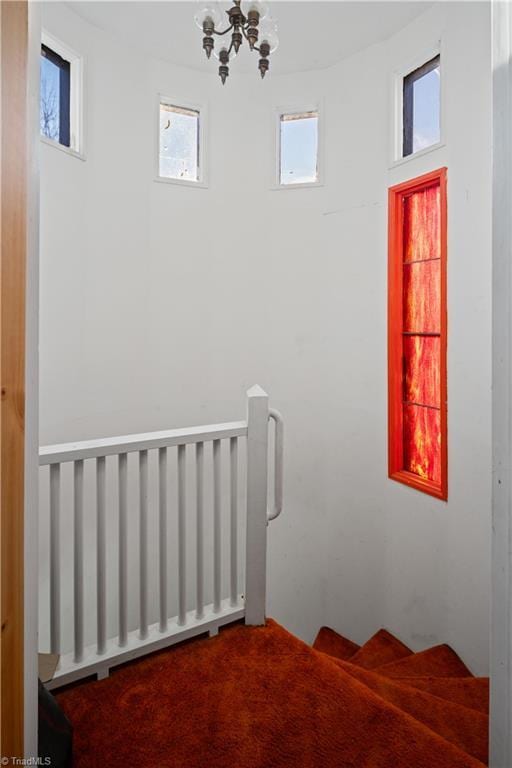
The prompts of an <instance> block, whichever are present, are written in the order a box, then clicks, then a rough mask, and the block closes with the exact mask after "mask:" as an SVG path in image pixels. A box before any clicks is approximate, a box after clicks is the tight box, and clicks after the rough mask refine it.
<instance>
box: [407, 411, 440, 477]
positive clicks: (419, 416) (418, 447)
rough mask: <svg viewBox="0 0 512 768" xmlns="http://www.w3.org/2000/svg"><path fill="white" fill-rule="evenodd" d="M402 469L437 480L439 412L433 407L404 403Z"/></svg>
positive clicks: (438, 465)
mask: <svg viewBox="0 0 512 768" xmlns="http://www.w3.org/2000/svg"><path fill="white" fill-rule="evenodd" d="M403 416H404V443H403V446H404V469H406V470H407V471H408V472H412V473H413V474H415V475H418V476H419V477H421V478H423V479H424V480H432V481H433V482H434V483H440V482H441V414H440V411H438V410H437V409H434V408H425V407H423V406H419V405H404V410H403Z"/></svg>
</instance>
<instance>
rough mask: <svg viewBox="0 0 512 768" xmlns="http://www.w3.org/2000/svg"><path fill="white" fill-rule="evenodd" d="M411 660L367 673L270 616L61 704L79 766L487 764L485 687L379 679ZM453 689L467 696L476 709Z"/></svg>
mask: <svg viewBox="0 0 512 768" xmlns="http://www.w3.org/2000/svg"><path fill="white" fill-rule="evenodd" d="M330 632H332V630H331V631H330ZM330 632H329V633H328V632H325V631H323V632H322V637H321V639H320V645H321V644H322V643H325V639H326V635H329V634H330ZM387 639H388V638H386V642H387ZM334 641H335V638H334V637H330V642H331V646H333V647H335V648H336V647H337V648H338V649H340V648H342V647H344V648H345V649H347V648H349V646H348V644H346V643H343V642H341V641H340V642H339V643H338V644H337V645H336V643H335V642H334ZM398 643H399V641H397V643H396V644H395V643H391V645H393V646H394V647H399V645H398ZM387 644H389V643H387ZM363 647H364V646H363ZM357 653H359V651H356V654H357ZM452 653H453V652H452ZM356 654H354V655H353V659H354V657H355V655H356ZM417 655H420V654H413V655H412V656H409V657H406V658H404V659H403V662H405V661H408V660H409V659H412V658H414V656H417ZM452 661H453V659H452ZM403 662H400V661H398V662H396V661H395V662H391V663H389V662H388V664H387V665H385V666H383V667H381V668H380V669H377V670H373V671H371V672H370V671H367V670H364V669H362V668H360V667H357V666H356V665H355V664H354V663H351V662H346V661H343V660H340V659H337V660H335V659H333V658H332V657H329V656H328V655H326V654H325V653H323V652H319V651H318V650H313V649H311V648H309V647H308V646H307V645H305V644H304V643H302V642H301V641H300V640H298V639H297V638H295V637H293V635H290V634H289V633H288V632H286V630H284V629H283V628H282V627H280V626H279V625H278V624H276V623H275V622H273V621H269V622H268V625H267V626H266V627H258V628H254V627H253V628H248V627H244V626H236V627H231V628H229V629H226V630H224V631H221V633H220V635H219V636H218V637H215V638H212V639H206V640H197V641H194V642H189V643H186V644H183V645H182V646H179V647H176V648H174V649H169V650H167V651H163V652H161V653H158V654H155V655H153V656H150V657H147V658H146V659H144V660H142V661H140V662H136V663H133V664H130V665H127V666H125V667H123V668H120V669H119V670H118V671H117V672H113V673H112V675H111V677H110V678H109V679H107V680H103V681H100V682H93V683H83V684H81V685H76V686H74V687H70V688H69V689H67V690H65V691H62V692H61V693H60V694H58V699H59V701H60V703H61V705H62V707H63V708H64V710H65V712H66V714H67V715H68V717H69V718H70V719H71V721H72V723H73V725H74V728H75V762H74V768H121V766H123V767H124V766H127V765H130V766H134V768H285V767H288V766H289V767H290V768H295V766H299V767H300V768H482V765H483V764H484V760H485V753H486V742H485V739H486V717H485V715H484V714H483V713H482V712H481V711H479V710H478V706H477V707H475V706H471V705H472V704H473V705H474V704H475V702H476V703H477V704H478V703H480V704H481V702H482V699H481V696H482V686H479V689H478V692H475V690H474V689H473V688H470V689H467V691H466V689H465V688H459V687H457V685H456V681H457V678H445V680H447V681H448V683H449V685H450V686H451V687H450V689H449V690H448V695H447V696H444V697H443V696H441V695H440V691H438V693H436V694H434V693H432V692H431V691H429V690H426V689H424V690H421V686H426V687H427V688H428V683H425V679H424V677H418V678H417V682H418V686H417V687H415V688H413V687H412V686H411V685H410V684H409V683H408V684H404V683H403V682H402V681H401V680H399V679H395V678H394V679H390V678H386V677H384V676H383V675H382V674H381V672H382V670H383V669H386V666H387V667H388V668H389V667H390V666H391V667H392V666H393V665H394V664H395V665H396V664H400V663H403ZM460 663H461V664H462V662H460ZM424 664H425V661H424V660H423V662H422V664H421V665H420V666H423V665H424ZM453 668H455V665H454V667H453ZM464 669H465V667H464ZM416 671H417V669H416V668H414V666H413V669H412V672H411V668H410V667H409V669H408V673H409V674H410V675H411V674H412V675H414V674H415V672H416ZM463 679H464V680H465V681H467V680H470V681H476V678H463ZM442 682H443V681H441V683H442ZM441 683H440V682H439V681H438V682H437V685H438V686H440V685H441ZM433 687H434V688H435V686H433ZM445 693H446V691H445ZM452 693H453V695H454V696H455V698H458V699H461V698H463V697H464V695H465V694H466V693H467V696H468V704H467V705H466V704H464V703H463V702H462V701H460V700H459V701H449V700H448V699H449V697H450V695H452ZM415 699H416V701H415Z"/></svg>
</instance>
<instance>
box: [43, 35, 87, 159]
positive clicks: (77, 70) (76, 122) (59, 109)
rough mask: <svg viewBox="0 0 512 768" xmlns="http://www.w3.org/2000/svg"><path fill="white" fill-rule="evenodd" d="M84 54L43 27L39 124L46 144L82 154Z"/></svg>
mask: <svg viewBox="0 0 512 768" xmlns="http://www.w3.org/2000/svg"><path fill="white" fill-rule="evenodd" d="M82 72H83V61H82V57H81V56H80V55H79V54H78V53H75V51H72V50H71V48H68V46H67V45H65V44H64V43H61V42H60V41H59V40H56V39H55V38H53V37H51V36H50V35H49V34H47V33H46V32H44V31H43V33H42V41H41V60H40V102H39V126H40V132H41V137H42V138H43V139H44V140H45V142H46V143H47V144H50V145H53V146H54V147H58V148H59V149H65V150H66V151H68V152H69V153H70V154H74V155H78V156H80V157H82V158H83V131H82V101H83V88H82Z"/></svg>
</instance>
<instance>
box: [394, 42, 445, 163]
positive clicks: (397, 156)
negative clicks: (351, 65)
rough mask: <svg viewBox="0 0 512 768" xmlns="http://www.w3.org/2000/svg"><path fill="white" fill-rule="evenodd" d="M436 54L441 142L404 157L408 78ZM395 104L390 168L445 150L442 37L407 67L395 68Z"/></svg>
mask: <svg viewBox="0 0 512 768" xmlns="http://www.w3.org/2000/svg"><path fill="white" fill-rule="evenodd" d="M436 56H439V57H440V75H441V77H440V92H439V141H437V142H436V143H435V144H431V146H430V147H425V148H424V149H420V150H418V151H417V152H412V153H411V154H410V155H407V156H406V157H404V156H403V154H402V152H403V114H404V113H403V97H404V78H405V77H407V75H409V74H410V73H411V72H414V71H415V70H416V69H418V68H419V67H421V66H423V64H426V63H427V61H431V60H432V59H433V58H435V57H436ZM391 89H392V97H391V98H392V104H393V105H394V108H393V109H392V110H391V113H392V126H391V149H390V154H391V162H390V168H394V167H396V166H398V165H403V164H404V163H408V162H410V161H411V160H416V158H418V157H423V156H424V155H428V154H429V153H430V152H435V151H436V150H437V149H441V147H444V146H445V145H446V134H445V128H446V126H445V119H446V98H445V94H446V57H445V56H444V52H443V43H442V40H438V41H437V42H436V44H435V45H433V46H430V47H429V48H425V49H424V50H423V51H422V52H421V53H420V54H418V55H417V56H415V57H414V58H413V59H410V60H409V61H408V62H407V63H406V64H405V65H404V66H401V67H400V68H399V69H397V70H395V72H393V75H392V83H391Z"/></svg>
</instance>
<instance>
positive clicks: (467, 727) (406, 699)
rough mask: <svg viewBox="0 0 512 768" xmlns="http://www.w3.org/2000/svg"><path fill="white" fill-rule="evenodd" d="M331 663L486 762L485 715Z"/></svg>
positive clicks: (371, 673)
mask: <svg viewBox="0 0 512 768" xmlns="http://www.w3.org/2000/svg"><path fill="white" fill-rule="evenodd" d="M331 660H332V663H333V664H336V665H337V666H338V667H339V668H340V669H343V670H345V671H346V672H348V673H349V674H350V675H352V677H354V678H356V679H357V680H359V681H360V682H361V683H363V684H364V685H366V686H367V687H368V688H369V689H370V690H372V691H374V692H375V693H377V694H378V695H379V696H380V697H381V698H382V699H384V700H385V701H388V702H389V703H390V704H393V705H394V706H395V707H398V708H399V709H401V710H402V711H404V712H406V713H407V714H409V715H411V716H412V717H414V718H415V719H416V720H418V721H419V722H420V723H423V725H425V726H427V727H428V728H430V729H431V730H432V731H434V732H435V733H438V734H439V735H440V736H442V737H443V738H445V739H446V740H447V741H449V742H451V743H452V744H455V745H456V746H457V747H459V748H460V749H463V750H464V751H465V752H467V753H468V754H470V755H472V756H473V757H475V758H476V759H477V760H480V761H481V762H484V763H485V762H486V760H487V751H488V720H489V719H488V717H487V715H485V714H483V713H482V712H477V711H476V710H474V709H469V708H468V707H465V706H462V705H461V704H456V703H454V702H449V701H446V700H445V699H443V698H439V697H438V696H435V695H433V694H432V693H427V692H425V691H421V690H418V689H417V688H413V687H412V686H409V685H405V684H404V683H402V682H400V681H398V680H393V679H389V678H386V677H383V676H382V675H379V674H378V673H377V672H376V671H375V670H368V669H363V668H362V667H358V666H356V665H355V664H352V663H351V662H347V661H343V660H341V659H331Z"/></svg>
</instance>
